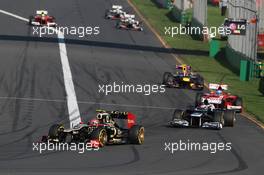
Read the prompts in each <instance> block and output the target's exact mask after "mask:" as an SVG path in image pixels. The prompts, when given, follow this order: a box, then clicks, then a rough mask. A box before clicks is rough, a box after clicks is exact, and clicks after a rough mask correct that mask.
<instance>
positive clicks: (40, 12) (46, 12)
mask: <svg viewBox="0 0 264 175" xmlns="http://www.w3.org/2000/svg"><path fill="white" fill-rule="evenodd" d="M36 14H37V15H41V14H44V15H48V11H47V10H37V11H36Z"/></svg>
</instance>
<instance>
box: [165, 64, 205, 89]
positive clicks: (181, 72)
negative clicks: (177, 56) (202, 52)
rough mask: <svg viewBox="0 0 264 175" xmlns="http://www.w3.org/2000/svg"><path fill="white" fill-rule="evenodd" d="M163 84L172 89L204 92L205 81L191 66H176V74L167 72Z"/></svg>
mask: <svg viewBox="0 0 264 175" xmlns="http://www.w3.org/2000/svg"><path fill="white" fill-rule="evenodd" d="M162 83H163V84H164V85H166V86H167V87H170V88H189V89H193V90H203V88H204V79H203V77H201V76H200V75H199V74H197V73H193V72H192V71H191V66H188V65H176V73H175V74H172V73H170V72H165V73H164V74H163V81H162Z"/></svg>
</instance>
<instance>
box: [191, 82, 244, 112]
mask: <svg viewBox="0 0 264 175" xmlns="http://www.w3.org/2000/svg"><path fill="white" fill-rule="evenodd" d="M209 89H210V90H211V92H210V93H197V94H196V99H195V105H196V106H200V105H201V104H203V103H204V101H205V100H208V102H209V103H210V104H213V105H214V106H215V108H217V109H227V110H235V111H236V112H239V113H241V112H242V109H243V101H242V98H240V97H238V96H236V95H232V94H230V93H228V92H225V91H227V90H228V86H227V85H223V84H222V85H220V84H212V83H211V84H209Z"/></svg>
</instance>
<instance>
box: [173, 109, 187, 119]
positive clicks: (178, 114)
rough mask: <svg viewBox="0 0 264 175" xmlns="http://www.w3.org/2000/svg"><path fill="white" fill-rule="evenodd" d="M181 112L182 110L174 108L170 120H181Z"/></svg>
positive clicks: (182, 112)
mask: <svg viewBox="0 0 264 175" xmlns="http://www.w3.org/2000/svg"><path fill="white" fill-rule="evenodd" d="M183 114H184V111H183V110H180V109H175V111H174V113H173V116H172V120H174V119H180V120H182V119H183Z"/></svg>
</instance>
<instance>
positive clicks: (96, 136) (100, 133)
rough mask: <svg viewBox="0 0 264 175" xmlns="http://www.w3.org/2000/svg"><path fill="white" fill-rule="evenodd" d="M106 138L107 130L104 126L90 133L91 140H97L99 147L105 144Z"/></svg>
mask: <svg viewBox="0 0 264 175" xmlns="http://www.w3.org/2000/svg"><path fill="white" fill-rule="evenodd" d="M107 139H108V138H107V132H106V129H105V128H104V127H98V128H96V129H95V130H94V131H93V132H92V133H91V140H97V141H98V142H99V146H100V147H104V146H105V145H106V143H107Z"/></svg>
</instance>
